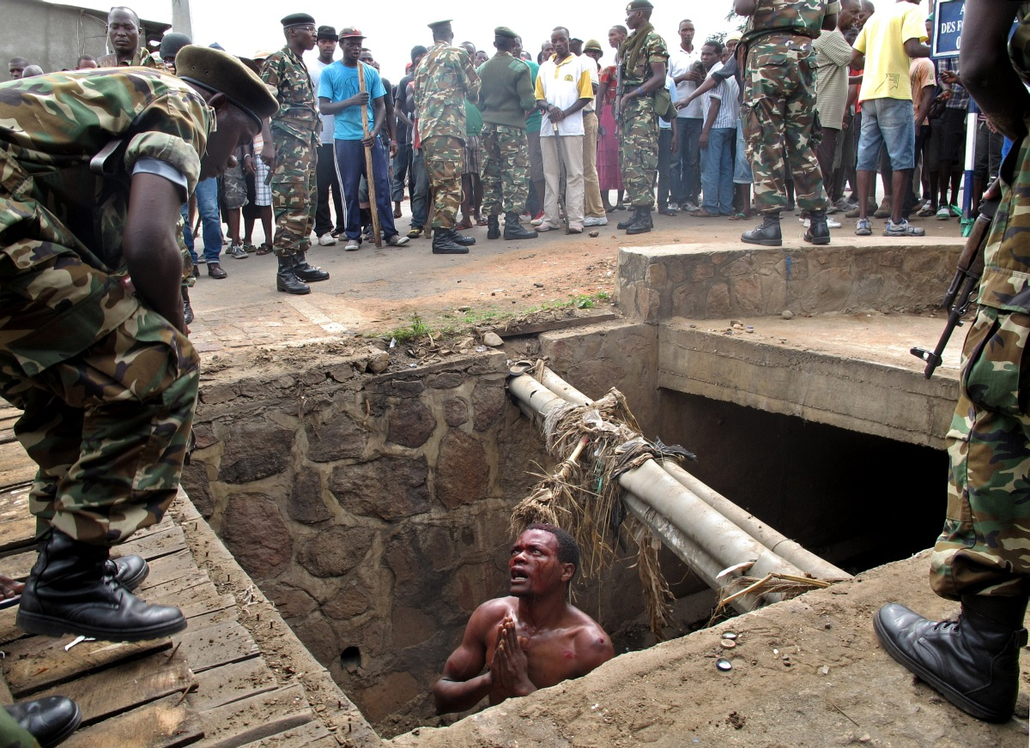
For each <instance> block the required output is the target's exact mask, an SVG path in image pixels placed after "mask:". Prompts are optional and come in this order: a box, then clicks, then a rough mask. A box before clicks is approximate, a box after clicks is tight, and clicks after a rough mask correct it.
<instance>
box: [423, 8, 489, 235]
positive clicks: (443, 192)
mask: <svg viewBox="0 0 1030 748" xmlns="http://www.w3.org/2000/svg"><path fill="white" fill-rule="evenodd" d="M429 28H431V29H432V30H433V46H432V47H431V48H430V50H429V53H428V54H427V55H426V56H425V57H424V58H423V59H422V62H420V63H419V65H418V68H417V69H416V70H415V80H414V97H415V109H416V110H417V111H418V137H419V139H420V141H421V143H422V152H423V154H424V155H425V161H426V172H427V173H428V175H429V189H430V191H431V192H432V195H433V208H434V213H433V253H434V254H466V253H467V252H468V247H469V246H470V245H472V244H475V243H476V240H475V239H473V238H472V237H471V236H463V235H461V234H459V233H458V232H457V231H456V230H455V228H454V225H455V223H457V219H458V207H459V206H460V205H461V168H462V164H463V163H464V159H465V104H464V102H465V99H468V100H469V102H470V103H472V104H475V103H476V102H477V101H479V76H478V75H477V74H476V69H475V68H474V67H473V66H472V58H471V57H469V53H468V52H466V51H465V50H464V49H463V48H461V47H455V46H452V45H451V41H453V39H454V32H453V31H451V22H450V21H437V22H436V23H431V24H429Z"/></svg>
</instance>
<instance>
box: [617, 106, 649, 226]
mask: <svg viewBox="0 0 1030 748" xmlns="http://www.w3.org/2000/svg"><path fill="white" fill-rule="evenodd" d="M619 163H620V164H621V165H622V184H623V186H624V187H625V188H626V197H627V198H628V199H629V201H630V204H631V205H633V206H634V207H637V208H650V207H652V206H653V205H654V178H655V174H657V173H658V115H657V114H655V113H654V97H652V96H643V97H640V98H635V99H630V101H629V103H628V104H626V105H625V106H623V108H622V111H620V112H619Z"/></svg>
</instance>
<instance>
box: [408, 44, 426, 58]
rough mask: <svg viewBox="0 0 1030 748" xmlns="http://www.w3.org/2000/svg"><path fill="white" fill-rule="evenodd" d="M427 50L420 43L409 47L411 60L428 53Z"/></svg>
mask: <svg viewBox="0 0 1030 748" xmlns="http://www.w3.org/2000/svg"><path fill="white" fill-rule="evenodd" d="M428 53H429V50H428V49H426V48H425V47H423V46H422V45H421V44H416V45H415V46H414V47H412V48H411V61H412V62H414V61H415V58H416V57H418V56H420V55H425V54H428Z"/></svg>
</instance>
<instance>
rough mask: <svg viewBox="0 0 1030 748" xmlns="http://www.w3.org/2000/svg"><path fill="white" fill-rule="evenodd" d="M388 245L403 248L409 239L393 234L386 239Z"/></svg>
mask: <svg viewBox="0 0 1030 748" xmlns="http://www.w3.org/2000/svg"><path fill="white" fill-rule="evenodd" d="M386 243H387V244H389V245H390V246H391V247H403V246H404V245H405V244H407V243H408V237H406V236H401V235H400V234H391V235H390V236H388V237H386Z"/></svg>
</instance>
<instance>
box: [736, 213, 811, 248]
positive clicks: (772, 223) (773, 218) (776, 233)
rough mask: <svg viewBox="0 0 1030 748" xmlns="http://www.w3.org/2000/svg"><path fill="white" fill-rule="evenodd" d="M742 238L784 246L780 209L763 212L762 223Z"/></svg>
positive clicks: (763, 243) (746, 240)
mask: <svg viewBox="0 0 1030 748" xmlns="http://www.w3.org/2000/svg"><path fill="white" fill-rule="evenodd" d="M824 220H825V216H824ZM740 240H741V241H742V242H745V243H747V244H761V245H762V246H763V247H780V246H783V234H781V233H780V211H778V210H774V211H771V212H769V213H763V214H762V225H761V226H756V227H755V228H753V229H751V230H750V231H745V232H744V233H743V234H741V235H740Z"/></svg>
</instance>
